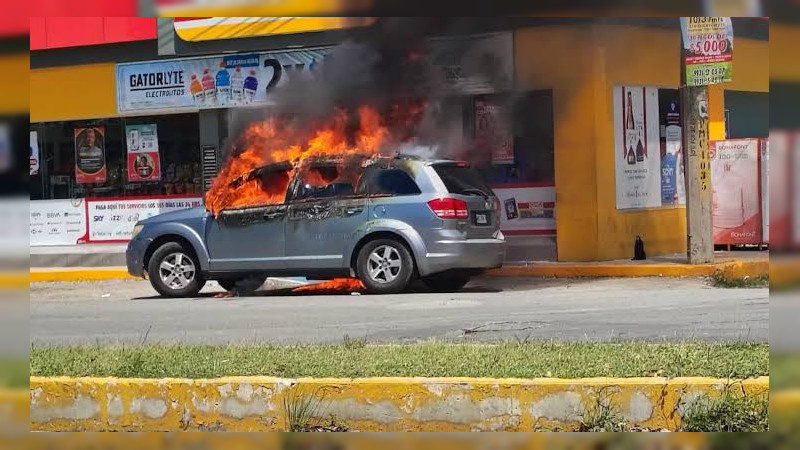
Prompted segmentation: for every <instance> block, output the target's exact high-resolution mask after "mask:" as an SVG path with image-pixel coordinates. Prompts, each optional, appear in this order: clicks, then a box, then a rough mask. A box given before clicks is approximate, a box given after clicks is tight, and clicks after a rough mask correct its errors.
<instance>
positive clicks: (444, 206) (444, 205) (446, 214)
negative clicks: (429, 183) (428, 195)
mask: <svg viewBox="0 0 800 450" xmlns="http://www.w3.org/2000/svg"><path fill="white" fill-rule="evenodd" d="M428 206H429V207H430V208H431V211H433V213H434V214H436V217H438V218H440V219H466V218H467V217H469V213H468V212H467V202H465V201H464V200H459V199H457V198H435V199H433V200H431V201H429V202H428Z"/></svg>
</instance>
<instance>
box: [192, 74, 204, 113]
mask: <svg viewBox="0 0 800 450" xmlns="http://www.w3.org/2000/svg"><path fill="white" fill-rule="evenodd" d="M189 92H191V93H192V97H193V98H194V102H195V104H198V105H199V104H202V103H203V98H204V96H203V85H202V84H200V80H198V79H197V75H195V74H192V76H191V82H190V83H189Z"/></svg>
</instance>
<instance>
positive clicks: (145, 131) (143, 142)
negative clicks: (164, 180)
mask: <svg viewBox="0 0 800 450" xmlns="http://www.w3.org/2000/svg"><path fill="white" fill-rule="evenodd" d="M125 136H126V141H127V147H128V182H137V181H158V180H160V179H161V160H160V158H159V154H158V129H157V127H156V124H145V125H126V126H125Z"/></svg>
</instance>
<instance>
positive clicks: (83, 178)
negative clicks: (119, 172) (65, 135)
mask: <svg viewBox="0 0 800 450" xmlns="http://www.w3.org/2000/svg"><path fill="white" fill-rule="evenodd" d="M75 180H76V181H77V182H78V183H79V184H83V183H105V182H106V144H105V128H103V127H90V128H76V129H75Z"/></svg>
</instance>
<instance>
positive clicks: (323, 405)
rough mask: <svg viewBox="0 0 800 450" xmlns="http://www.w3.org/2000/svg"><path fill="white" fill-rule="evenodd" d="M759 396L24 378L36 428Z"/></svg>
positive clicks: (501, 414) (666, 415) (677, 407)
mask: <svg viewBox="0 0 800 450" xmlns="http://www.w3.org/2000/svg"><path fill="white" fill-rule="evenodd" d="M730 387H732V388H733V392H736V393H743V394H747V395H768V392H769V378H768V377H761V378H756V379H747V380H740V381H731V380H726V379H715V378H699V377H698V378H674V379H665V378H655V377H653V378H586V379H550V378H543V379H483V378H364V379H336V378H330V379H311V378H302V379H282V378H273V377H227V378H218V379H207V380H203V379H198V380H191V379H117V378H67V377H55V378H41V377H31V380H30V421H31V423H30V428H31V430H36V431H77V430H83V431H179V430H207V431H208V430H214V431H282V430H286V429H287V428H288V424H287V422H288V418H289V417H291V416H292V414H291V410H292V409H293V408H297V407H300V406H301V405H303V404H308V403H309V402H310V403H311V404H312V405H313V410H314V416H315V417H316V418H317V419H319V420H322V421H325V420H328V421H329V420H330V418H331V417H333V418H334V419H335V420H336V421H338V422H340V423H344V424H346V425H347V426H348V428H349V429H351V430H359V431H535V430H574V429H576V428H577V426H578V424H579V422H580V420H581V418H582V417H583V415H584V414H587V413H588V412H590V411H591V410H592V409H596V408H598V404H599V403H600V404H603V405H607V406H609V407H612V408H613V409H614V410H615V411H616V412H618V413H619V415H620V416H621V417H622V418H623V419H624V420H625V421H627V422H628V423H629V424H631V425H638V426H643V427H647V428H658V429H671V430H675V429H678V427H679V426H680V423H681V420H682V419H681V416H682V414H683V413H684V412H685V411H686V410H687V408H689V407H690V405H691V404H692V403H693V402H695V401H697V399H699V398H704V397H715V396H719V395H720V394H721V393H722V392H723V391H724V390H725V389H728V388H730Z"/></svg>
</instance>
